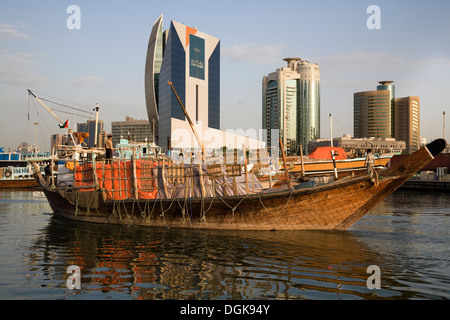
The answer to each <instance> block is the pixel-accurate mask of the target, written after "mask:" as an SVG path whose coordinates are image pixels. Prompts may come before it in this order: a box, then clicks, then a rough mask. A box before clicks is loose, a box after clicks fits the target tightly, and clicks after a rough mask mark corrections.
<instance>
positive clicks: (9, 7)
mask: <svg viewBox="0 0 450 320" xmlns="http://www.w3.org/2000/svg"><path fill="white" fill-rule="evenodd" d="M70 5H76V6H78V7H79V8H80V10H81V12H80V16H79V17H80V19H79V22H80V24H79V27H80V28H79V29H70V28H68V26H67V20H68V19H69V22H76V21H75V20H72V19H71V18H72V14H73V12H72V11H70V12H69V13H67V9H68V7H69V6H70ZM370 5H377V6H378V7H379V8H380V19H379V20H378V22H379V23H380V27H381V29H370V28H368V26H367V20H368V19H369V20H370V19H371V17H372V15H373V12H371V13H367V8H368V7H369V6H370ZM161 14H163V15H164V29H168V27H169V24H170V21H171V20H175V21H177V22H180V23H183V24H185V25H188V26H190V27H197V28H198V29H199V30H200V31H202V32H205V33H207V34H210V35H212V36H215V37H217V38H219V39H220V40H221V129H223V130H225V129H232V128H234V129H243V130H247V129H250V128H256V129H259V128H261V126H262V124H261V108H262V107H261V96H262V94H261V81H262V77H263V76H264V75H267V74H269V73H271V72H273V71H275V70H276V69H277V68H279V67H283V66H285V62H284V61H283V60H282V59H283V58H285V57H291V56H294V57H301V58H303V59H305V60H308V61H310V62H311V63H318V64H319V67H320V71H321V137H322V138H329V136H330V132H329V125H328V115H329V113H331V114H332V115H333V135H334V136H342V135H343V134H346V133H349V134H353V93H354V92H358V91H367V90H375V89H376V86H377V84H378V81H382V80H391V81H394V84H395V85H396V96H397V97H404V96H419V97H420V99H421V136H422V137H424V138H426V139H427V140H428V141H431V140H433V139H436V138H439V137H441V136H442V134H443V114H442V112H443V111H444V110H446V111H447V114H448V115H447V118H449V117H450V36H449V34H450V19H449V16H450V1H448V0H442V1H437V0H429V1H402V0H396V1H380V0H371V1H365V0H342V1H322V0H319V1H311V0H310V1H301V0H291V1H289V0H278V1H273V0H271V1H265V0H260V1H246V0H240V1H234V0H227V1H220V2H219V1H212V0H208V1H203V0H200V1H176V0H172V1H160V0H159V1H149V0H147V1H133V0H131V1H130V0H128V1H81V0H71V1H62V0H58V1H56V0H55V1H50V0H47V1H21V0H11V1H9V0H0V110H1V116H0V119H1V124H0V146H3V147H6V148H5V149H6V150H7V149H8V148H11V149H15V148H17V147H18V146H19V145H20V144H21V142H22V141H28V142H29V143H34V141H35V129H37V140H38V145H39V146H40V147H41V149H44V150H48V149H49V147H50V137H49V134H50V133H63V132H64V130H61V129H59V128H58V122H57V121H56V119H54V118H53V117H52V116H51V115H50V113H48V112H47V111H46V110H44V108H43V107H42V106H41V105H39V104H38V103H36V101H33V100H31V101H30V99H29V97H28V94H27V89H31V90H32V91H33V92H35V93H36V94H37V95H38V96H41V97H46V98H47V99H48V100H52V99H57V100H58V101H60V102H61V101H62V100H64V101H65V102H66V103H67V104H68V105H70V106H73V107H79V108H80V109H83V110H88V111H90V110H92V109H93V108H94V107H95V105H96V103H98V104H99V106H100V119H102V120H104V121H105V125H106V129H107V131H110V130H111V121H121V120H125V116H126V115H128V116H131V117H134V118H137V119H146V118H147V113H146V106H145V95H144V67H145V58H146V53H147V45H148V39H149V36H150V31H151V28H152V26H153V23H154V22H155V21H156V19H157V18H158V17H159V16H160V15H161ZM370 21H372V20H370ZM373 22H376V21H373ZM72 25H73V24H72ZM47 105H48V106H51V107H54V109H55V110H62V111H70V110H69V109H67V108H64V107H61V106H57V105H53V104H51V103H47ZM28 112H29V114H30V120H28V119H27V114H28ZM55 113H56V114H57V115H58V116H59V117H60V118H61V119H63V120H66V119H69V123H70V126H71V127H73V123H74V121H75V120H76V121H77V122H85V121H86V118H83V117H81V115H82V114H83V113H81V112H80V111H77V114H78V116H77V117H76V119H75V117H74V116H73V115H69V114H64V113H58V112H57V111H55ZM35 122H37V123H39V125H38V126H34V125H33V124H34V123H35ZM447 122H448V121H447ZM448 123H450V122H448ZM447 127H448V130H447V131H450V125H448V126H447ZM449 136H450V135H448V134H447V138H448V137H449ZM447 140H448V139H447Z"/></svg>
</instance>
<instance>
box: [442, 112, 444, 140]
mask: <svg viewBox="0 0 450 320" xmlns="http://www.w3.org/2000/svg"><path fill="white" fill-rule="evenodd" d="M442 117H443V119H442V121H443V126H442V139H444V140H445V111H443V112H442Z"/></svg>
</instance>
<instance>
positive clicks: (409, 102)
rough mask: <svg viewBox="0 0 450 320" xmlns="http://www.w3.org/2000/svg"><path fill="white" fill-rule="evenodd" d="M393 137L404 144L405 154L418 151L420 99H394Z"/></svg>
mask: <svg viewBox="0 0 450 320" xmlns="http://www.w3.org/2000/svg"><path fill="white" fill-rule="evenodd" d="M394 105H395V116H394V130H395V131H394V136H395V138H396V139H397V140H403V141H405V142H406V153H407V154H411V153H414V152H415V151H417V150H419V149H420V98H419V97H404V98H396V99H394Z"/></svg>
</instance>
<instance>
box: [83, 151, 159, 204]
mask: <svg viewBox="0 0 450 320" xmlns="http://www.w3.org/2000/svg"><path fill="white" fill-rule="evenodd" d="M149 164H150V165H149ZM155 165H157V163H156V162H155V163H153V162H152V163H149V162H148V161H147V162H146V166H145V169H146V170H145V169H143V160H142V161H141V160H138V161H136V185H137V190H138V198H139V199H155V198H156V195H157V193H158V190H157V189H156V182H155V179H153V166H155ZM104 166H105V167H104V168H103V164H102V163H97V165H96V172H97V179H98V186H99V188H104V189H105V190H106V197H107V198H108V199H114V200H123V199H130V198H134V192H133V191H134V185H133V170H132V163H131V161H125V162H124V161H114V162H113V163H112V164H105V165H104ZM93 182H94V178H93V170H92V163H86V164H83V165H81V166H77V170H76V173H75V186H77V187H83V186H86V187H90V186H92V185H93ZM89 190H93V189H92V188H86V189H80V191H89Z"/></svg>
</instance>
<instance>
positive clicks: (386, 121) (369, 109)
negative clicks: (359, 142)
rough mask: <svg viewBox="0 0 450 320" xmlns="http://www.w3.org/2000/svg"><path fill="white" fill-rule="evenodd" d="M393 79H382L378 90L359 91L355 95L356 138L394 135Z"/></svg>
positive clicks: (354, 118) (354, 124)
mask: <svg viewBox="0 0 450 320" xmlns="http://www.w3.org/2000/svg"><path fill="white" fill-rule="evenodd" d="M394 98H395V87H394V85H393V84H392V81H382V82H380V85H379V86H378V87H377V90H376V91H363V92H357V93H355V94H354V95H353V130H354V137H355V138H367V137H376V138H392V137H393V125H394V123H393V112H394V110H393V107H392V105H393V101H394V100H393V99H394Z"/></svg>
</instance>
